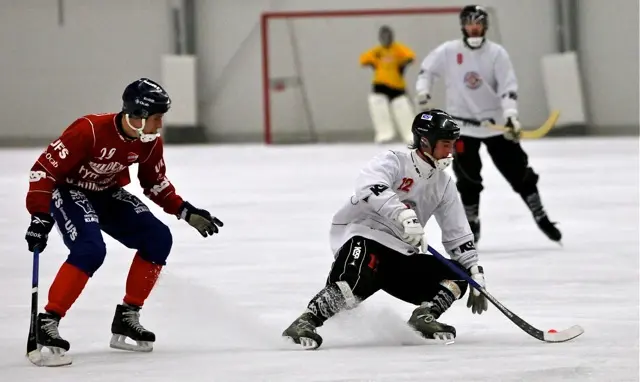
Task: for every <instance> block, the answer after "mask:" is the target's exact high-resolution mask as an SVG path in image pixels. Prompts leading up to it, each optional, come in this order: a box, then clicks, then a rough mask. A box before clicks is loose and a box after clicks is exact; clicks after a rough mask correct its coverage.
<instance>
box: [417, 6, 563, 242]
mask: <svg viewBox="0 0 640 382" xmlns="http://www.w3.org/2000/svg"><path fill="white" fill-rule="evenodd" d="M460 25H461V27H462V34H463V38H462V39H456V40H451V41H447V42H445V43H443V44H441V45H440V46H438V47H437V48H436V49H434V50H433V51H432V52H431V53H429V54H428V55H427V57H426V58H425V59H424V60H423V62H422V65H421V70H420V74H419V75H418V79H417V82H416V94H417V96H416V98H417V99H416V101H417V102H416V103H417V104H418V105H419V107H420V109H422V110H427V109H428V107H429V106H428V103H429V100H430V99H431V97H430V93H431V91H432V88H433V84H434V82H435V81H436V80H437V79H442V80H444V82H445V86H446V110H447V112H448V113H449V114H451V116H452V117H453V118H454V119H456V120H458V121H459V122H460V123H461V138H460V140H459V141H458V142H457V143H456V150H455V154H454V156H455V160H454V162H453V170H454V172H455V174H456V178H457V183H456V186H457V188H458V192H460V197H461V199H462V202H463V204H464V207H465V212H466V215H467V219H468V221H469V225H470V226H471V229H472V230H473V233H474V237H475V241H476V242H477V241H478V240H479V238H480V219H479V206H480V193H481V191H482V190H483V186H482V177H481V176H480V172H481V169H482V162H481V160H480V155H479V150H480V145H481V144H482V143H484V144H485V145H486V146H487V151H488V152H489V155H490V156H491V159H492V160H493V163H494V164H495V165H496V167H497V168H498V170H499V171H500V173H501V174H502V175H503V176H504V177H505V179H506V180H507V181H508V182H509V184H510V185H511V187H512V188H513V190H514V191H515V192H516V193H518V194H519V195H520V196H521V197H522V199H523V200H524V202H525V203H526V205H527V206H528V207H529V210H530V211H531V213H532V215H533V217H534V219H535V221H536V224H537V225H538V227H539V228H540V229H541V230H542V232H544V234H545V235H546V236H547V237H548V238H549V239H551V240H553V241H556V242H559V241H560V240H561V238H562V235H561V233H560V231H559V230H558V229H557V228H556V227H555V223H552V222H551V221H550V220H549V218H548V216H547V213H546V211H545V210H544V207H543V206H542V201H541V199H540V194H539V193H538V188H537V183H538V178H539V176H538V174H536V173H535V172H534V170H533V168H531V167H530V166H529V160H528V157H527V154H526V153H525V152H524V150H523V149H522V146H521V145H520V143H519V138H520V131H521V128H520V122H519V121H518V102H517V100H518V82H517V79H516V75H515V72H514V70H513V65H512V64H511V59H510V58H509V54H508V53H507V51H506V50H505V49H504V47H502V46H501V45H500V44H497V43H495V42H493V41H490V40H487V38H486V37H485V34H486V32H487V30H488V28H489V14H488V13H487V12H486V11H485V9H484V8H482V7H480V6H478V5H469V6H466V7H464V8H463V9H462V11H461V12H460ZM485 122H491V123H494V124H495V123H497V124H500V125H505V126H507V127H509V128H510V129H509V130H508V131H507V132H505V133H504V135H503V133H502V132H500V131H495V130H492V129H490V128H488V127H486V126H485V125H484V123H485Z"/></svg>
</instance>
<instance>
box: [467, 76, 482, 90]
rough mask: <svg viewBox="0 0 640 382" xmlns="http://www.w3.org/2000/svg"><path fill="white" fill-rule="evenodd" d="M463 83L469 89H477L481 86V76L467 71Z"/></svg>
mask: <svg viewBox="0 0 640 382" xmlns="http://www.w3.org/2000/svg"><path fill="white" fill-rule="evenodd" d="M464 84H465V85H466V86H467V87H468V88H469V89H477V88H479V87H480V86H482V77H480V74H478V73H476V72H467V73H466V74H465V75H464Z"/></svg>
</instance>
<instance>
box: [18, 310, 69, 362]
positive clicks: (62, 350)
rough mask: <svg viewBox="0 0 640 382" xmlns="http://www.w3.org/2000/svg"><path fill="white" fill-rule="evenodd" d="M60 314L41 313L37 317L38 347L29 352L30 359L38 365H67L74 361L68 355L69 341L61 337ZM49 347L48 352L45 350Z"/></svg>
mask: <svg viewBox="0 0 640 382" xmlns="http://www.w3.org/2000/svg"><path fill="white" fill-rule="evenodd" d="M59 324H60V316H58V315H57V314H54V313H40V314H39V315H38V318H37V331H38V333H37V337H36V338H37V341H36V342H37V348H36V349H35V350H32V351H30V352H29V353H28V354H27V357H28V358H29V361H31V362H32V363H33V364H35V365H37V366H65V365H69V364H71V362H72V359H71V357H69V356H68V355H66V352H67V351H69V348H70V345H69V341H66V340H65V339H63V338H62V337H60V333H59V332H58V325H59ZM43 349H48V350H49V351H48V352H43Z"/></svg>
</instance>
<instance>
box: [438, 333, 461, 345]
mask: <svg viewBox="0 0 640 382" xmlns="http://www.w3.org/2000/svg"><path fill="white" fill-rule="evenodd" d="M433 339H434V340H435V341H436V342H438V343H441V344H443V345H451V344H453V343H455V342H456V341H455V337H454V335H453V334H451V333H448V332H436V333H433Z"/></svg>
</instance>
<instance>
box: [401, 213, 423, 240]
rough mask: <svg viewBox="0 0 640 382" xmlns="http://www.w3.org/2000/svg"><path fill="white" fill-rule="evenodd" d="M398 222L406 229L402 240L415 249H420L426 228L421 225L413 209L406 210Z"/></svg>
mask: <svg viewBox="0 0 640 382" xmlns="http://www.w3.org/2000/svg"><path fill="white" fill-rule="evenodd" d="M398 221H399V222H400V224H402V227H403V228H404V234H403V235H402V240H404V241H405V242H407V243H409V244H411V245H413V246H414V247H420V245H421V243H422V236H423V235H424V228H423V227H422V224H420V220H418V216H417V215H416V212H415V211H414V210H411V209H407V210H404V211H402V212H400V214H399V215H398Z"/></svg>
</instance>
